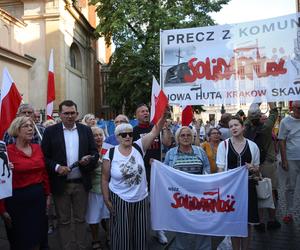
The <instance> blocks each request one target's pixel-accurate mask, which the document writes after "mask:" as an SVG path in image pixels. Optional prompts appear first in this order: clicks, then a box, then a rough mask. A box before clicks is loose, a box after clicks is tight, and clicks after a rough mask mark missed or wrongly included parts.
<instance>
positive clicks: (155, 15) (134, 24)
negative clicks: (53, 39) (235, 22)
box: [90, 0, 229, 115]
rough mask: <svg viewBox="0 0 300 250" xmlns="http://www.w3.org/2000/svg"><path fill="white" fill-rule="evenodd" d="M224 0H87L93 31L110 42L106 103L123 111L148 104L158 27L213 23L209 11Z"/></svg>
mask: <svg viewBox="0 0 300 250" xmlns="http://www.w3.org/2000/svg"><path fill="white" fill-rule="evenodd" d="M228 2H229V0H184V1H176V0H91V1H90V3H91V4H93V5H96V6H97V14H98V16H99V19H100V23H99V25H98V26H97V30H96V31H97V33H98V34H99V35H100V36H103V37H104V38H105V41H106V43H107V44H110V43H111V41H113V43H114V44H115V46H116V49H115V52H114V53H113V55H112V57H111V61H110V74H109V80H108V88H107V91H108V93H107V94H108V96H107V98H108V102H109V104H110V106H111V107H112V108H113V109H114V110H115V111H116V112H120V111H121V110H122V107H125V112H126V114H128V115H132V114H133V113H134V110H135V107H136V105H137V104H139V103H147V104H149V100H150V92H151V82H152V75H154V76H155V77H156V78H157V79H159V62H160V60H159V41H160V38H159V33H160V29H162V30H166V29H179V28H190V27H199V26H208V25H214V21H213V19H212V18H211V17H210V16H209V15H208V13H210V12H218V11H220V9H221V8H222V5H224V4H227V3H228Z"/></svg>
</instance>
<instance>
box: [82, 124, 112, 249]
mask: <svg viewBox="0 0 300 250" xmlns="http://www.w3.org/2000/svg"><path fill="white" fill-rule="evenodd" d="M91 129H92V132H93V135H94V139H95V143H96V146H97V149H98V152H99V156H100V157H99V160H98V166H97V168H96V169H95V170H94V171H93V172H92V173H91V179H92V189H91V190H90V192H89V197H88V206H87V212H86V222H87V223H88V224H89V225H90V228H91V232H92V249H102V248H101V244H100V239H99V222H100V221H101V220H102V219H104V220H106V221H107V219H109V211H108V209H107V207H106V206H105V204H104V201H103V195H102V190H101V178H102V157H103V154H102V144H103V140H104V137H105V136H104V131H103V129H102V128H98V127H92V128H91ZM106 228H108V223H106V227H105V229H106Z"/></svg>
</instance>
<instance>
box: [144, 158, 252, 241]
mask: <svg viewBox="0 0 300 250" xmlns="http://www.w3.org/2000/svg"><path fill="white" fill-rule="evenodd" d="M150 194H151V223H152V229H153V230H167V231H175V232H183V233H192V234H201V235H217V236H221V235H227V236H239V237H246V236H247V235H248V231H247V223H248V170H247V169H246V167H240V168H237V169H234V170H230V171H227V172H223V173H217V174H211V175H194V174H188V173H185V172H182V171H179V170H176V169H174V168H172V167H169V166H167V165H165V164H163V163H161V162H159V161H156V160H154V161H153V163H152V167H151V192H150Z"/></svg>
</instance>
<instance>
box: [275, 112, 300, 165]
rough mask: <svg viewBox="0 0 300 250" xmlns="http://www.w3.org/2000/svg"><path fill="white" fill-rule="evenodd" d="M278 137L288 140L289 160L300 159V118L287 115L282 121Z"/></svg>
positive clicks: (287, 154) (287, 155)
mask: <svg viewBox="0 0 300 250" xmlns="http://www.w3.org/2000/svg"><path fill="white" fill-rule="evenodd" d="M278 139H279V140H286V157H287V159H288V160H300V154H299V152H300V119H296V118H294V117H292V116H287V117H285V118H284V119H283V120H282V121H281V123H280V128H279V133H278Z"/></svg>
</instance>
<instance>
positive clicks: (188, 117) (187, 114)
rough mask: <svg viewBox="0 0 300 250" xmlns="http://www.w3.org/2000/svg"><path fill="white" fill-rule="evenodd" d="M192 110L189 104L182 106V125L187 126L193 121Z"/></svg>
mask: <svg viewBox="0 0 300 250" xmlns="http://www.w3.org/2000/svg"><path fill="white" fill-rule="evenodd" d="M193 117H194V112H193V108H192V106H191V105H187V106H185V107H184V108H183V110H182V113H181V124H182V126H189V125H190V123H191V122H192V121H193Z"/></svg>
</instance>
